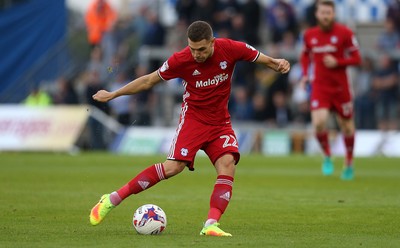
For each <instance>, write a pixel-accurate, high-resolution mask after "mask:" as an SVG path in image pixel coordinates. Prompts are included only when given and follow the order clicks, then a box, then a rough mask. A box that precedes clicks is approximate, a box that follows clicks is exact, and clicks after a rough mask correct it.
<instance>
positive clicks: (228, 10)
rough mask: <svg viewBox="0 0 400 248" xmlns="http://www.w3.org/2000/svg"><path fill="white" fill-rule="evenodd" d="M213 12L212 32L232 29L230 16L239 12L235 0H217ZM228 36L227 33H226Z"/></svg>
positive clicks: (227, 31)
mask: <svg viewBox="0 0 400 248" xmlns="http://www.w3.org/2000/svg"><path fill="white" fill-rule="evenodd" d="M215 2H216V6H215V12H214V32H216V33H217V34H218V33H219V32H226V33H228V34H230V33H231V31H232V18H233V17H234V16H235V15H237V14H238V13H239V4H238V2H237V1H236V0H217V1H215ZM228 37H229V35H228Z"/></svg>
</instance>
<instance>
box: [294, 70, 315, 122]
mask: <svg viewBox="0 0 400 248" xmlns="http://www.w3.org/2000/svg"><path fill="white" fill-rule="evenodd" d="M302 75H303V73H302V69H301V65H300V63H295V64H294V65H293V66H292V68H291V69H290V72H289V76H288V81H289V88H290V89H291V90H290V92H291V100H290V102H291V106H292V107H291V111H292V115H293V116H292V120H293V122H294V123H295V124H299V125H303V126H304V125H307V124H309V123H310V122H311V114H310V107H309V101H308V92H307V89H304V88H303V87H301V85H300V84H298V82H299V81H300V79H301V77H302Z"/></svg>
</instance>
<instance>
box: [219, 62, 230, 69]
mask: <svg viewBox="0 0 400 248" xmlns="http://www.w3.org/2000/svg"><path fill="white" fill-rule="evenodd" d="M219 67H221V69H222V70H225V69H226V67H228V62H226V61H222V62H220V63H219Z"/></svg>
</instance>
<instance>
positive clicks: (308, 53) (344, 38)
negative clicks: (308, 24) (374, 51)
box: [300, 23, 361, 91]
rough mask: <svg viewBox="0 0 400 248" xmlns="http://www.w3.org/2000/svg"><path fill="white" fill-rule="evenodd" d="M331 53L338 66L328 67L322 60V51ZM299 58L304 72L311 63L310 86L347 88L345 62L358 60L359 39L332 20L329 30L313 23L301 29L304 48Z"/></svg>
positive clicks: (306, 73)
mask: <svg viewBox="0 0 400 248" xmlns="http://www.w3.org/2000/svg"><path fill="white" fill-rule="evenodd" d="M326 54H331V55H333V56H334V57H335V58H336V59H337V61H338V67H336V68H327V67H326V66H325V65H324V63H323V58H324V55H326ZM300 62H301V65H302V69H303V75H308V70H309V65H310V63H311V62H312V63H313V65H314V71H313V72H312V73H311V74H312V75H313V81H312V89H313V90H320V89H323V90H324V91H332V90H335V89H338V88H340V89H343V87H345V88H349V83H348V79H347V75H346V67H347V66H348V65H357V64H360V63H361V56H360V52H359V49H358V42H357V40H356V38H355V36H354V34H353V32H352V31H351V30H350V29H349V28H347V27H346V26H344V25H342V24H339V23H334V24H333V27H332V29H331V30H329V31H323V30H322V29H321V28H320V27H318V26H317V27H313V28H310V29H308V30H306V32H305V33H304V48H303V52H302V54H301V58H300Z"/></svg>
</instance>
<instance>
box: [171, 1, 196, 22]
mask: <svg viewBox="0 0 400 248" xmlns="http://www.w3.org/2000/svg"><path fill="white" fill-rule="evenodd" d="M195 7H196V1H194V0H177V1H176V4H175V10H176V13H177V15H178V21H179V22H183V23H184V24H185V25H189V23H190V22H191V20H192V13H193V11H194V9H195Z"/></svg>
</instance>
